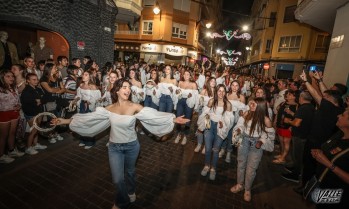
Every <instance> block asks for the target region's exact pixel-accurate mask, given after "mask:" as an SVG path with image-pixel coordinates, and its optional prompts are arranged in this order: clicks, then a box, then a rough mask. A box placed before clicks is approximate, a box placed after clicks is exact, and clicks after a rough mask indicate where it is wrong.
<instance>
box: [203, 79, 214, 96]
mask: <svg viewBox="0 0 349 209" xmlns="http://www.w3.org/2000/svg"><path fill="white" fill-rule="evenodd" d="M211 80H216V78H215V77H210V78H209V79H208V80H207V82H206V84H205V89H206V92H207V95H208V97H213V96H214V94H215V92H216V90H215V88H213V95H212V88H211V86H210V83H211Z"/></svg>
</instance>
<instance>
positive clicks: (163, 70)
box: [162, 65, 174, 79]
mask: <svg viewBox="0 0 349 209" xmlns="http://www.w3.org/2000/svg"><path fill="white" fill-rule="evenodd" d="M166 68H170V70H171V74H170V79H174V77H173V74H174V73H173V69H172V67H171V66H169V65H166V66H165V67H164V68H163V69H162V72H163V77H164V78H166V73H165V70H166Z"/></svg>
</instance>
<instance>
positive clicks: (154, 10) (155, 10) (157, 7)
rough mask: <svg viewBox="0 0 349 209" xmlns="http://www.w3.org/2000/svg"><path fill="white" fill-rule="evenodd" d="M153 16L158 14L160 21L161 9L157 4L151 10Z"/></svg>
mask: <svg viewBox="0 0 349 209" xmlns="http://www.w3.org/2000/svg"><path fill="white" fill-rule="evenodd" d="M153 12H154V14H156V15H158V14H159V13H160V21H161V9H160V6H159V2H156V4H155V6H154V8H153Z"/></svg>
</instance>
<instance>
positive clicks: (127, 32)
mask: <svg viewBox="0 0 349 209" xmlns="http://www.w3.org/2000/svg"><path fill="white" fill-rule="evenodd" d="M114 34H122V35H139V31H132V30H116V31H115V33H114Z"/></svg>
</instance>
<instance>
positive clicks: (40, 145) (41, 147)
mask: <svg viewBox="0 0 349 209" xmlns="http://www.w3.org/2000/svg"><path fill="white" fill-rule="evenodd" d="M33 148H34V149H46V148H47V146H46V145H42V144H39V143H36V145H35V146H33Z"/></svg>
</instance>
